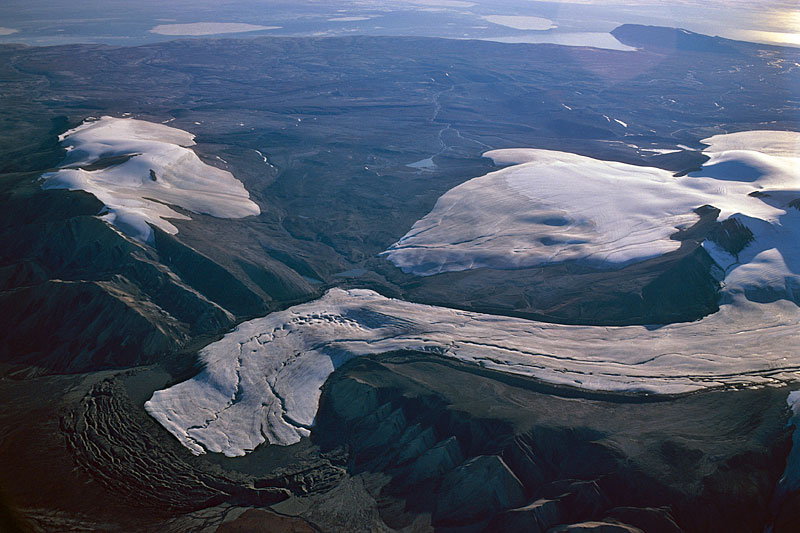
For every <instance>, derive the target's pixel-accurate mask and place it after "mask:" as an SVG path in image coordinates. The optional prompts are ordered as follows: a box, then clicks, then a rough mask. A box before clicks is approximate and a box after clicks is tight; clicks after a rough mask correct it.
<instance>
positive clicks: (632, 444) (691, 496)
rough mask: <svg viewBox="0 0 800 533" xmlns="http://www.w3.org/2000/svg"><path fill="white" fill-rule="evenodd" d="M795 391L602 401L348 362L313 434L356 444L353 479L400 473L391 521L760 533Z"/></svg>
mask: <svg viewBox="0 0 800 533" xmlns="http://www.w3.org/2000/svg"><path fill="white" fill-rule="evenodd" d="M785 394H786V391H785V390H778V389H770V388H765V389H761V390H733V391H725V392H723V391H716V392H704V393H698V394H693V395H689V396H683V397H662V398H660V399H658V400H653V399H652V398H642V397H640V398H623V397H619V396H614V395H599V396H598V395H595V396H594V397H591V398H589V397H586V396H584V395H583V394H582V393H580V392H577V391H566V390H564V389H561V390H559V389H557V388H554V387H543V386H542V385H539V384H536V383H535V382H533V381H531V380H527V379H523V378H519V379H518V378H514V377H501V376H498V375H497V374H496V373H491V374H490V373H487V372H485V371H483V370H480V369H475V368H471V367H465V366H463V365H461V364H459V363H454V362H450V361H446V360H443V359H440V358H438V357H436V356H434V355H428V354H413V353H402V354H401V353H395V354H392V355H387V356H382V357H377V358H361V359H357V360H353V361H351V362H349V363H347V364H346V365H345V366H344V367H342V368H341V369H339V370H337V372H336V373H335V374H334V375H333V376H332V377H331V378H330V379H329V381H328V382H327V384H326V385H325V388H324V391H323V396H322V401H321V405H320V413H319V416H318V417H317V420H318V425H317V426H316V427H315V430H314V432H313V433H312V440H315V441H316V442H318V443H319V444H320V445H322V447H323V449H326V448H327V447H336V446H339V445H341V444H342V443H346V444H347V445H348V447H349V450H350V463H349V471H350V473H351V474H352V475H358V474H365V475H367V474H369V473H382V474H385V475H388V476H389V481H388V482H387V483H386V484H385V486H383V488H382V489H381V490H380V494H379V496H378V497H377V498H376V500H377V503H378V508H379V511H380V516H381V519H382V520H383V522H384V523H385V524H386V525H387V526H388V527H390V528H395V529H400V528H403V527H406V526H409V525H410V524H411V523H412V522H413V521H414V519H415V517H417V516H419V515H420V514H424V513H430V516H431V520H432V525H433V526H434V528H435V529H437V530H441V531H482V530H488V531H535V532H538V531H541V532H545V531H609V532H611V531H614V532H616V531H626V532H635V531H647V532H648V533H650V532H677V531H761V530H763V528H764V527H765V526H766V525H767V524H770V523H771V522H772V521H773V519H774V517H773V514H772V511H771V510H770V499H771V497H772V494H773V491H774V488H775V486H776V483H777V481H778V479H779V478H780V476H781V473H782V470H783V467H784V463H785V460H786V456H787V453H788V450H789V447H790V445H791V442H790V433H789V430H788V429H787V428H786V420H787V416H788V413H787V409H786V408H785V407H784V405H785V402H783V401H782V398H785ZM780 516H781V518H782V519H784V520H785V522H786V523H789V524H791V525H793V526H794V527H797V526H798V521H797V520H796V519H795V518H794V517H793V516H791V515H790V513H787V512H784V513H782V514H781V515H780ZM777 526H778V524H777V523H776V531H777V530H784V531H786V530H787V529H786V527H787V526H786V525H785V524H784V525H782V526H781V527H777ZM781 528H782V529H781Z"/></svg>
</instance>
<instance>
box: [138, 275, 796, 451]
mask: <svg viewBox="0 0 800 533" xmlns="http://www.w3.org/2000/svg"><path fill="white" fill-rule="evenodd" d="M798 320H800V308H798V307H797V306H796V305H794V304H791V303H789V302H786V301H780V302H775V303H771V304H756V303H752V302H748V301H746V300H743V301H740V302H737V304H736V305H726V306H723V308H722V309H721V310H720V312H719V313H717V314H714V315H711V316H709V317H707V318H705V319H703V320H701V321H699V322H690V323H682V324H671V325H667V326H663V327H661V328H658V329H655V330H651V329H648V328H646V327H643V326H625V327H597V326H566V325H558V324H548V323H543V322H534V321H528V320H523V319H519V318H510V317H503V316H495V315H485V314H480V313H470V312H466V311H459V310H455V309H448V308H443V307H435V306H428V305H421V304H415V303H410V302H405V301H402V300H394V299H389V298H385V297H383V296H380V295H379V294H377V293H375V292H372V291H369V290H355V289H354V290H347V291H345V290H341V289H331V290H330V291H328V293H326V295H325V296H323V297H322V298H320V299H319V300H316V301H314V302H310V303H307V304H303V305H298V306H295V307H292V308H290V309H287V310H286V311H281V312H277V313H273V314H271V315H268V316H266V317H264V318H259V319H255V320H251V321H249V322H245V323H243V324H241V325H240V326H239V327H238V328H236V330H235V331H233V332H231V333H229V334H228V335H226V336H225V337H224V338H223V339H222V340H220V341H218V342H215V343H213V344H210V345H208V346H207V347H206V348H204V349H203V350H202V351H201V352H200V359H201V361H202V362H203V363H204V365H205V368H204V370H203V371H202V372H201V373H200V374H198V375H197V376H196V377H194V378H192V379H190V380H188V381H185V382H183V383H180V384H178V385H175V386H173V387H170V388H169V389H166V390H161V391H157V392H155V393H154V394H153V397H152V398H151V399H150V400H149V401H148V402H147V403H146V404H145V409H146V410H147V412H148V413H150V415H151V416H153V417H154V418H155V419H156V420H157V421H158V422H159V423H161V424H162V425H163V426H164V427H165V428H167V429H168V430H169V431H170V432H171V433H172V434H173V435H175V437H177V438H178V440H180V442H181V443H182V444H183V445H184V446H186V447H187V448H189V449H190V450H191V451H192V452H193V453H196V454H201V453H204V452H206V451H211V452H219V453H224V454H225V455H228V456H237V455H244V454H245V453H247V452H249V451H251V450H253V449H255V447H256V446H258V445H259V444H262V443H264V442H269V443H271V444H280V445H289V444H292V443H295V442H298V441H299V440H300V439H301V438H302V437H304V436H307V435H308V434H309V428H310V427H312V426H313V424H314V420H315V417H316V413H317V406H318V404H319V398H320V394H321V393H320V387H322V385H323V383H324V382H325V380H326V379H327V378H328V376H329V375H330V374H331V373H332V372H333V371H334V369H336V368H337V367H339V366H340V365H342V364H343V363H344V362H345V361H347V360H349V359H351V358H354V357H358V356H363V355H367V354H377V353H384V352H389V351H395V350H430V351H434V352H436V353H438V354H442V355H444V356H446V357H452V358H454V359H457V360H460V361H463V362H465V363H469V364H475V365H479V366H482V367H484V368H488V369H492V370H498V371H502V372H507V373H511V374H518V375H523V376H530V377H534V378H537V379H540V380H543V381H546V382H549V383H553V384H556V385H567V386H573V387H580V388H583V389H589V390H605V391H631V392H640V393H641V392H648V393H654V394H662V393H684V392H691V391H697V390H701V389H706V388H710V387H718V386H722V385H753V384H757V385H763V384H777V383H782V382H787V381H796V380H797V379H798V378H799V377H800V376H798V374H797V372H796V371H795V370H794V369H795V368H797V365H798V363H800V352H798V350H797V349H796V347H797V346H798V345H800V344H799V343H800V328H798V327H797V323H798Z"/></svg>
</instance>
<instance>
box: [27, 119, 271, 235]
mask: <svg viewBox="0 0 800 533" xmlns="http://www.w3.org/2000/svg"><path fill="white" fill-rule="evenodd" d="M59 141H61V143H62V144H63V145H64V146H65V148H66V150H67V157H66V159H65V161H64V162H63V163H62V164H61V167H60V168H59V169H58V170H57V171H55V172H48V173H45V174H43V175H42V180H43V181H44V183H43V185H42V187H43V188H45V189H68V190H82V191H86V192H88V193H90V194H92V195H94V196H95V197H96V198H97V199H98V200H100V201H101V202H102V203H103V204H104V205H105V208H104V213H103V215H102V216H101V218H102V219H103V220H105V221H106V222H108V223H109V224H111V225H113V226H114V227H115V228H117V229H118V230H119V231H121V232H122V233H124V234H126V235H128V236H129V237H131V238H133V239H136V240H138V241H140V242H148V243H152V241H153V230H152V228H151V225H152V226H155V227H157V228H159V229H161V230H162V231H165V232H167V233H169V234H172V235H174V234H176V233H177V232H178V229H177V228H176V227H175V226H174V225H173V224H171V223H170V222H168V221H167V220H166V219H178V220H187V219H188V218H189V217H187V216H186V215H184V214H182V213H179V212H177V211H175V210H174V209H172V208H171V207H170V206H171V205H176V206H178V207H182V208H184V209H186V210H188V211H191V212H194V213H201V214H207V215H212V216H215V217H219V218H243V217H247V216H252V215H258V214H260V213H261V210H260V208H259V207H258V205H257V204H256V203H255V202H253V201H252V200H250V194H249V193H248V192H247V190H246V189H245V188H244V185H243V184H242V183H241V182H240V181H239V180H237V179H236V178H235V177H234V176H233V175H232V174H231V173H230V172H228V171H226V170H222V169H220V168H217V167H214V166H211V165H208V164H206V163H204V162H203V161H202V160H201V159H200V158H199V157H198V156H197V154H196V153H195V152H194V151H193V150H192V149H191V148H190V147H191V146H193V145H194V144H195V142H194V135H192V134H191V133H189V132H187V131H183V130H180V129H177V128H172V127H170V126H165V125H163V124H155V123H152V122H148V121H145V120H137V119H132V118H115V117H109V116H104V117H101V118H100V119H99V120H93V121H85V122H84V123H83V124H81V125H80V126H78V127H76V128H74V129H71V130H69V131H67V132H65V133H64V134H62V135H61V136H60V137H59Z"/></svg>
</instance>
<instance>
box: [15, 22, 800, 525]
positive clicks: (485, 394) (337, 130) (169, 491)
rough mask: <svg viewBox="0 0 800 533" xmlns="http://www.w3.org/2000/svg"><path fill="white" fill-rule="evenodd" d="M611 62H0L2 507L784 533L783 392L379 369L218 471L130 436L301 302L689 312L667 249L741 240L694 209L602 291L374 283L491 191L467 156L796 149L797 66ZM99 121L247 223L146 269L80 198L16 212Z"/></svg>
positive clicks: (500, 58)
mask: <svg viewBox="0 0 800 533" xmlns="http://www.w3.org/2000/svg"><path fill="white" fill-rule="evenodd" d="M614 35H615V36H616V37H617V38H618V39H619V40H620V41H622V42H624V43H626V44H630V45H631V46H635V47H638V48H640V49H641V50H639V51H637V52H619V51H610V50H599V49H589V48H575V47H560V46H553V45H504V44H499V43H489V42H477V41H463V42H462V41H450V40H438V39H419V38H367V37H352V38H337V39H317V38H308V39H266V38H258V39H249V40H234V39H212V40H184V41H180V42H168V43H160V44H154V45H146V46H140V47H111V46H104V45H102V46H101V45H73V46H59V47H47V48H36V47H22V46H0V82H2V84H3V90H2V91H0V126H2V127H0V172H2V174H0V203H2V209H0V221H2V223H1V224H0V319H2V321H3V324H4V326H3V329H2V334H1V335H0V365H1V366H0V370H2V376H3V377H2V378H0V399H2V404H3V406H4V409H3V412H2V414H0V462H1V463H2V464H3V465H4V467H3V468H2V469H0V487H2V488H3V489H4V491H5V492H7V493H8V495H9V497H8V501H10V502H12V504H11V506H12V507H17V508H19V509H20V510H21V513H20V514H21V515H22V517H23V519H24V520H25V521H26V522H27V523H29V524H30V525H31V527H33V528H34V530H44V531H59V530H66V529H81V528H82V529H84V530H113V529H116V530H125V531H186V530H200V529H202V528H208V529H209V530H217V531H238V530H248V529H249V530H259V529H262V530H271V529H272V528H277V529H280V528H285V530H296V531H313V530H317V531H329V530H348V531H383V530H390V529H393V530H404V531H423V530H437V531H452V532H455V531H459V532H467V531H480V530H488V531H503V530H506V531H508V530H531V531H647V532H652V531H655V532H658V531H665V532H672V531H763V530H764V529H765V528H768V527H773V531H775V532H779V531H794V530H796V529H797V527H798V523H799V522H798V516H797V513H796V511H795V508H796V502H797V498H798V496H797V494H795V493H789V494H783V495H780V497H777V496H776V497H774V496H775V495H776V493H775V487H776V486H777V484H778V480H779V479H780V477H781V474H782V472H783V469H784V467H785V462H786V457H787V455H788V452H789V448H790V446H791V434H790V433H791V432H790V429H789V428H788V427H787V421H788V417H789V412H788V409H787V408H786V396H787V394H788V391H787V390H785V388H761V389H756V390H750V389H746V390H723V389H720V390H714V391H709V392H704V393H697V394H690V395H684V396H675V397H672V396H668V397H663V398H652V397H648V396H641V395H640V396H630V395H624V394H622V395H620V394H594V393H587V392H584V391H580V390H577V389H569V388H561V387H553V386H546V385H543V384H542V383H539V382H537V381H535V380H532V379H525V378H511V377H509V376H505V375H502V374H497V373H492V372H489V371H486V370H482V369H478V368H475V367H470V366H467V365H463V364H456V363H453V362H448V361H446V360H443V359H442V358H440V357H437V356H436V355H435V354H426V353H416V352H404V353H394V354H390V355H384V356H380V357H371V358H364V359H359V360H354V361H352V362H351V363H348V364H347V365H345V366H343V367H341V368H339V369H338V370H337V371H336V372H335V373H334V374H333V375H332V377H331V378H330V379H329V381H328V382H327V383H326V385H325V387H324V390H323V396H322V401H321V404H320V411H319V417H318V424H317V425H316V426H315V427H314V430H313V431H312V434H311V437H310V438H309V439H304V440H303V441H302V442H300V443H298V444H295V445H293V446H289V447H280V446H261V447H259V448H258V449H256V450H255V451H254V452H253V453H251V454H249V455H247V456H245V457H241V458H226V457H222V456H217V455H216V454H209V455H205V456H193V455H191V453H189V451H188V450H186V449H185V448H183V447H181V446H180V444H178V442H177V441H176V440H175V439H173V438H172V436H171V435H170V434H169V433H168V432H167V431H166V430H165V429H164V428H162V427H161V426H159V425H158V424H157V423H156V422H155V421H154V420H153V419H152V418H150V417H149V416H147V414H146V413H145V411H144V409H143V404H144V402H145V401H146V400H147V399H148V398H149V397H150V396H151V394H152V393H153V391H155V390H158V389H161V388H164V387H165V386H167V385H171V384H174V383H178V382H180V381H183V380H184V379H186V378H188V377H191V376H192V375H194V374H196V373H197V371H198V367H197V364H196V357H195V354H196V352H197V350H198V349H200V348H202V347H203V346H205V345H206V344H208V343H209V342H210V341H212V340H215V339H217V338H219V337H220V336H221V335H222V334H224V333H225V332H226V331H228V330H229V329H230V328H232V327H233V326H235V325H236V324H238V323H240V322H242V321H243V320H245V319H248V318H252V317H255V316H261V315H265V314H267V313H269V312H271V311H275V310H278V309H285V308H287V307H289V306H291V305H293V304H296V303H299V302H305V301H310V300H313V299H315V298H316V297H318V296H319V295H320V294H322V292H323V291H324V290H325V289H327V288H329V287H333V286H341V287H348V288H350V287H359V288H369V289H373V290H377V291H378V292H380V293H382V294H384V295H387V296H392V297H400V298H404V299H407V300H411V301H416V302H421V303H432V304H437V305H445V306H449V307H456V308H462V309H467V310H472V311H481V312H489V313H495V314H504V315H512V316H521V317H524V318H535V319H545V320H548V321H555V322H564V323H578V324H603V325H618V324H653V323H663V322H680V321H688V320H695V319H698V318H700V317H702V316H705V315H708V314H710V313H713V312H715V311H716V309H717V305H718V291H719V283H718V280H717V278H716V277H715V275H714V272H713V270H714V267H715V265H714V263H713V261H712V259H711V258H710V256H709V255H708V254H707V253H706V251H705V250H704V249H703V248H702V247H701V246H700V245H699V243H700V242H701V241H702V240H703V239H705V238H707V237H709V236H710V237H711V238H713V239H715V240H716V241H717V242H719V243H722V245H723V246H730V247H732V248H736V247H737V246H740V245H741V243H742V239H744V238H745V237H746V236H743V235H742V232H741V231H739V230H737V228H735V227H731V225H730V224H728V225H725V224H724V223H723V224H720V223H718V222H717V216H718V211H717V210H714V209H708V208H701V206H698V208H701V209H700V210H699V211H698V213H699V214H700V215H701V218H700V221H699V222H698V223H697V224H696V225H695V226H694V227H693V228H691V229H687V230H684V231H683V232H680V233H676V235H675V236H674V237H673V238H675V239H677V240H679V241H680V242H681V245H680V248H679V249H678V250H677V251H675V252H673V253H670V254H667V255H664V256H662V257H657V258H654V259H651V260H648V261H644V262H642V263H637V264H634V265H630V266H629V267H626V268H625V269H622V270H620V271H614V272H608V271H600V270H593V269H590V268H587V267H585V266H581V265H578V264H571V263H567V264H561V265H551V266H546V267H543V268H532V269H522V270H503V271H500V270H490V269H478V270H472V271H464V272H454V273H446V274H439V275H435V276H429V277H424V278H420V277H417V276H412V275H409V274H404V273H403V272H401V271H400V270H399V269H397V268H395V267H394V266H393V265H392V264H391V263H389V262H387V261H386V260H385V259H383V258H382V257H379V256H378V254H379V253H380V252H381V251H383V250H385V249H386V248H387V247H388V246H390V245H391V244H392V243H393V242H395V241H396V240H397V239H398V238H399V237H400V236H402V235H403V234H404V233H405V232H406V231H408V229H409V228H410V227H411V225H412V224H413V223H414V222H415V221H416V220H418V219H420V218H421V217H422V216H424V215H425V214H426V213H427V212H429V211H430V209H431V208H432V207H433V205H434V203H435V202H436V200H437V198H439V197H440V196H441V195H442V194H443V193H444V192H445V191H447V190H449V189H451V188H452V187H454V186H456V185H458V184H460V183H463V182H465V181H467V180H469V179H471V178H473V177H476V176H479V175H482V174H485V173H486V172H489V171H491V170H493V169H495V167H494V166H493V165H492V164H491V163H490V161H489V160H487V159H484V158H482V157H481V154H482V153H483V152H485V151H486V150H488V149H493V148H510V147H519V146H527V147H531V146H532V147H538V148H545V149H553V150H564V151H571V152H575V153H578V154H583V155H588V156H593V157H598V158H602V159H606V160H613V161H621V162H626V163H631V164H636V165H649V166H655V167H659V168H663V169H667V170H670V171H673V172H675V173H678V174H680V173H686V172H689V171H691V170H692V169H695V168H697V166H698V165H700V164H702V163H703V162H704V160H705V156H703V155H701V154H699V153H698V152H697V151H695V150H694V149H695V148H699V147H700V144H699V141H700V139H703V138H706V137H708V136H710V135H713V134H716V133H722V132H732V131H740V130H748V129H758V128H763V127H764V124H768V125H769V128H770V129H778V130H792V129H796V128H797V124H798V119H800V109H798V107H797V104H796V88H797V86H798V84H799V83H800V78H799V77H800V69H796V68H790V65H791V64H792V62H797V61H800V52H798V51H796V50H793V49H787V48H777V47H769V46H766V45H755V44H749V43H741V42H734V41H725V40H722V39H719V38H714V37H706V36H702V35H698V34H692V33H687V32H684V31H682V30H674V29H667V28H653V27H644V26H633V25H626V26H622V27H620V28H618V29H617V30H615V32H614ZM764 80H766V81H767V82H768V83H765V81H764ZM565 106H566V107H565ZM128 113H129V114H131V116H134V117H136V118H138V119H142V120H148V121H151V122H166V121H169V122H168V124H169V125H170V126H174V127H177V128H180V129H183V130H186V131H189V132H191V133H193V134H195V135H196V141H197V143H198V144H197V146H196V147H195V151H196V152H197V153H198V155H200V157H201V158H202V159H203V161H204V162H206V163H208V164H212V165H215V166H219V167H220V168H225V169H226V170H229V171H230V172H231V173H232V174H233V175H234V176H236V178H237V179H239V180H240V181H241V182H242V183H243V184H244V186H245V188H246V189H247V190H248V191H249V192H250V196H251V198H252V199H253V201H255V202H256V203H257V204H258V205H259V207H260V209H261V215H259V216H258V217H247V218H242V219H219V218H214V217H211V216H208V215H199V214H195V213H188V212H185V211H181V212H183V213H185V214H187V215H189V216H190V217H191V220H186V221H183V220H177V221H174V224H175V226H176V227H177V228H178V230H179V232H178V233H177V234H176V235H168V234H166V233H163V232H160V231H158V230H156V234H155V235H156V237H155V240H154V242H153V243H152V245H147V244H142V243H140V242H138V241H135V240H132V239H130V238H128V237H126V236H124V235H122V234H120V233H119V232H118V231H116V230H115V229H114V228H113V227H111V226H109V225H107V224H106V223H105V222H103V221H102V220H100V219H99V218H97V215H98V214H99V213H100V212H101V209H102V203H101V202H99V201H98V200H97V199H95V198H94V197H92V196H90V195H88V194H86V193H83V192H78V191H64V190H42V189H41V187H40V182H39V181H38V178H39V176H40V175H41V174H42V173H43V172H46V171H49V170H52V169H53V168H55V167H57V166H58V165H59V164H60V162H61V161H62V160H63V158H64V155H65V153H64V150H63V148H62V147H61V145H60V144H59V143H58V135H60V134H61V133H63V132H64V131H66V130H68V129H69V128H71V127H74V126H76V125H78V124H80V123H81V122H82V121H83V120H85V119H86V118H87V117H90V116H95V117H96V116H100V115H111V116H117V117H121V116H124V115H125V114H128ZM125 116H127V115H125ZM609 117H611V118H616V119H619V120H622V121H624V122H625V123H626V124H627V126H622V125H621V124H619V123H617V122H615V121H613V120H611V118H609ZM643 149H645V150H643ZM646 149H660V150H662V151H665V150H667V151H672V153H659V152H655V151H646ZM427 158H431V164H432V166H424V165H423V167H419V166H417V167H414V166H408V165H409V164H412V163H415V162H418V161H424V160H426V159H427ZM265 159H266V160H265ZM175 209H177V210H179V211H180V208H175ZM2 501H3V498H0V503H2ZM0 524H2V522H0ZM237 528H238V529H237Z"/></svg>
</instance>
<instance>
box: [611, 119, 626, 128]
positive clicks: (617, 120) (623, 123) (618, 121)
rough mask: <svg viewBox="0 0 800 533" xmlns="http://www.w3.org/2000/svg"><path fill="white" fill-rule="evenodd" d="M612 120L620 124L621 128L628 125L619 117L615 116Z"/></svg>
mask: <svg viewBox="0 0 800 533" xmlns="http://www.w3.org/2000/svg"><path fill="white" fill-rule="evenodd" d="M614 122H616V123H617V124H619V125H620V126H622V127H623V128H627V127H628V124H627V123H626V122H622V121H621V120H620V119H618V118H615V119H614Z"/></svg>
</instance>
